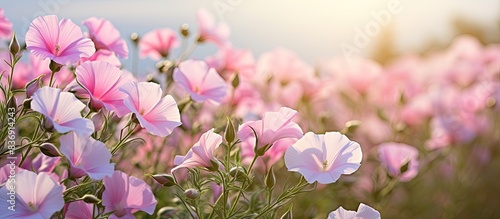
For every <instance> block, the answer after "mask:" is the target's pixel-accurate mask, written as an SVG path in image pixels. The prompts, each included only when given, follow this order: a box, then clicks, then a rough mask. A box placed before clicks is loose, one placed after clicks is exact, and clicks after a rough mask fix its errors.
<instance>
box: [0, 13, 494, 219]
mask: <svg viewBox="0 0 500 219" xmlns="http://www.w3.org/2000/svg"><path fill="white" fill-rule="evenodd" d="M197 22H198V27H199V28H198V32H197V34H195V35H194V38H191V40H192V41H193V45H198V44H203V43H213V44H215V45H216V46H217V48H218V52H217V53H216V54H214V55H212V56H209V57H206V58H205V59H204V60H195V59H190V58H189V55H190V54H189V53H190V52H191V51H181V52H180V53H179V54H178V56H177V58H175V57H174V56H175V55H176V53H175V52H176V51H175V49H176V48H178V46H179V43H180V39H178V38H179V37H178V33H176V32H175V31H174V30H172V29H169V28H160V29H156V30H152V31H151V32H149V33H146V34H144V35H143V36H142V37H139V38H137V39H135V40H137V41H136V43H137V44H136V45H137V46H138V47H139V51H138V52H139V53H140V55H141V57H142V58H147V57H149V58H151V59H154V60H159V66H161V67H160V68H159V69H158V72H154V73H152V74H151V75H153V78H154V80H145V79H142V77H137V78H136V77H135V76H134V75H133V74H132V73H130V72H129V71H127V70H126V69H123V68H121V66H122V64H121V61H122V60H123V59H126V58H128V57H132V55H129V49H128V46H127V43H126V41H125V39H123V38H122V37H121V35H120V32H119V30H117V29H116V28H115V27H114V26H113V24H112V23H111V22H110V21H108V20H106V19H105V18H96V17H91V18H88V19H86V20H84V21H82V25H83V26H85V27H86V28H87V30H88V32H87V33H84V32H83V31H82V29H81V28H80V27H79V26H78V25H76V24H75V23H74V22H73V21H71V20H69V19H66V18H63V19H59V18H58V17H57V16H55V15H47V16H42V17H38V18H36V19H35V20H33V22H32V23H31V25H30V28H29V30H28V32H27V33H26V35H25V41H26V50H27V52H24V51H22V50H19V48H18V49H17V51H15V50H16V49H12V46H11V48H10V50H5V51H4V50H3V49H2V51H0V59H2V63H0V72H4V74H3V75H2V78H1V81H0V82H1V83H0V85H2V88H4V89H2V90H0V102H2V105H5V106H8V107H14V108H15V109H16V110H15V113H14V114H15V116H16V118H17V121H18V122H17V123H16V124H15V125H16V127H18V130H22V131H17V134H18V135H23V137H22V139H21V137H19V138H18V139H16V140H15V144H16V148H15V150H16V154H15V158H16V160H15V161H16V164H17V166H18V167H15V168H14V169H15V172H16V176H15V177H16V182H17V183H16V184H13V182H12V181H11V180H10V178H9V174H10V172H11V169H12V168H11V167H10V166H9V162H10V160H9V159H10V158H9V159H7V156H6V155H7V153H8V152H6V151H4V152H2V157H0V163H2V165H3V167H2V168H1V172H0V197H1V199H2V200H1V201H0V203H1V204H0V207H2V210H1V211H0V212H1V213H0V217H2V218H51V216H54V217H58V218H97V217H109V218H135V216H137V215H139V214H141V213H138V212H139V211H142V212H145V213H144V214H149V215H152V214H154V213H155V212H156V213H157V215H158V218H160V217H161V216H162V215H163V216H165V217H169V216H174V215H176V216H177V217H181V216H191V217H195V218H212V216H215V215H218V216H219V217H230V216H231V217H238V216H243V215H244V214H251V215H254V216H262V217H264V216H270V215H273V216H276V214H277V213H278V212H280V211H279V207H281V206H282V205H284V204H285V203H286V201H285V200H287V201H288V200H290V199H291V197H295V196H296V195H297V194H299V193H300V192H303V191H305V190H307V189H308V188H309V187H314V189H316V190H322V189H324V190H326V188H328V184H334V183H335V185H338V187H341V186H342V185H345V184H346V183H351V182H354V183H352V185H353V186H352V188H355V189H356V190H358V191H366V192H367V193H370V192H371V194H373V195H372V198H367V197H366V196H363V195H359V194H354V192H353V193H352V200H353V201H352V200H351V202H349V203H353V202H356V203H360V204H359V208H358V210H357V212H355V211H349V210H345V209H344V208H342V207H341V206H340V205H341V204H342V203H337V204H339V205H337V206H340V207H338V209H337V210H335V211H332V212H331V213H330V214H329V215H328V216H327V217H328V218H364V219H370V218H381V214H380V213H379V211H378V210H376V209H373V208H372V207H370V206H368V205H366V204H363V203H368V204H370V205H371V206H374V205H375V204H377V205H376V206H381V203H383V202H382V201H381V199H382V198H384V197H387V196H389V195H390V194H391V192H392V191H393V190H395V188H396V186H397V185H398V183H400V182H401V183H405V182H410V181H412V180H413V179H414V178H415V177H418V176H419V174H421V173H419V171H420V170H421V168H423V167H425V166H426V165H428V164H429V163H431V162H432V158H429V157H424V156H423V155H422V154H428V153H433V152H435V151H438V152H440V151H441V150H442V149H450V148H453V147H455V146H457V145H464V144H472V143H473V142H474V141H475V140H476V139H478V138H479V137H481V136H482V135H488V134H489V133H492V132H494V131H495V130H494V126H493V124H492V121H491V119H496V118H495V117H492V114H493V115H498V112H499V111H500V104H498V102H497V101H500V70H499V69H500V46H498V45H496V46H495V45H493V46H487V47H483V46H482V45H480V44H479V43H478V41H476V40H475V39H474V38H471V37H467V36H462V37H460V38H458V39H457V40H456V41H455V42H454V43H453V44H452V45H451V47H450V48H449V49H448V50H446V51H443V52H437V53H435V54H432V55H430V56H427V57H419V56H405V57H402V58H399V59H396V60H395V61H394V62H392V63H390V64H389V65H387V66H381V65H380V64H378V63H377V62H375V61H372V60H368V59H364V58H357V59H353V60H349V61H347V60H344V59H343V58H341V57H337V58H332V59H329V60H325V61H322V62H320V63H319V64H318V65H317V66H316V67H313V66H311V65H309V64H308V63H306V62H305V61H303V60H301V59H300V58H299V56H298V55H297V54H295V53H294V52H292V51H290V50H288V49H285V48H277V49H274V50H272V51H269V52H266V53H264V54H262V55H260V56H259V57H258V58H255V57H254V56H253V54H252V53H251V52H250V51H249V50H245V49H239V48H235V47H234V46H233V45H232V44H231V43H230V41H229V37H230V30H229V27H228V26H227V24H225V23H224V22H216V20H215V18H214V17H213V16H212V15H211V14H210V13H209V12H208V11H207V10H205V9H200V10H199V11H198V14H197ZM11 29H12V24H11V23H10V21H9V20H8V19H6V18H5V16H4V15H3V10H2V9H0V39H10V38H11V37H12V33H11V32H12V31H11ZM180 35H181V36H182V37H183V38H184V39H182V40H188V39H190V36H193V34H190V33H189V31H188V29H186V28H184V27H183V28H181V33H180ZM18 47H19V46H18ZM192 48H195V47H192ZM188 50H189V49H188ZM23 52H24V53H25V54H24V55H26V56H29V61H25V60H20V59H18V58H19V57H20V56H21V55H22V53H23ZM27 53H29V54H27ZM3 60H5V62H4V61H3ZM9 60H16V61H15V63H14V62H10V63H9ZM14 65H15V67H14ZM149 79H151V78H149ZM9 83H10V84H9ZM5 88H10V89H5ZM13 91H16V92H13ZM4 108H5V107H3V106H2V108H1V109H4ZM5 111H6V110H5ZM4 120H6V119H2V121H0V122H2V125H4V124H7V123H4ZM25 121H27V122H25ZM33 124H34V125H33ZM335 130H336V131H335ZM304 133H305V134H304ZM24 135H26V136H24ZM6 136H7V135H1V136H0V137H2V138H3V139H0V140H1V141H4V140H6V139H7V137H6ZM351 139H353V140H355V141H353V140H351ZM415 139H418V140H415ZM11 140H12V139H11ZM6 141H7V140H6ZM486 154H487V152H486ZM481 158H482V159H483V161H485V162H487V160H488V159H487V156H482V157H481ZM274 168H276V169H279V170H281V172H288V174H289V177H288V178H291V179H292V180H291V181H293V179H296V181H298V183H297V185H296V186H294V187H286V186H289V182H288V181H285V179H276V176H275V175H278V176H283V174H282V173H280V174H275V172H276V173H278V171H274ZM286 170H288V171H286ZM156 173H164V174H156ZM10 175H12V174H10ZM148 175H149V176H151V177H149V176H148ZM342 175H348V176H342ZM288 178H287V180H288ZM367 178H369V179H371V178H374V179H375V178H376V180H374V181H370V182H369V183H366V179H367ZM153 179H154V180H155V181H156V182H158V183H160V184H161V185H163V186H165V187H170V186H173V187H171V189H172V191H170V193H168V194H170V195H172V197H173V196H174V195H175V196H176V197H178V199H180V201H172V200H171V199H172V197H164V196H165V195H164V194H162V193H160V192H161V191H162V190H161V189H165V188H163V187H160V186H158V185H157V184H154V183H153V182H154V181H153ZM259 180H260V181H263V183H260V184H259ZM276 184H280V185H282V186H283V189H282V191H281V190H280V192H281V195H276V194H274V193H276V191H278V190H274V189H275V188H276V187H277V186H276ZM311 184H312V185H311ZM318 184H319V185H318ZM259 185H260V186H261V187H262V188H261V189H257V190H252V189H254V188H255V186H259ZM252 186H253V187H252ZM11 187H13V188H14V187H15V188H16V192H15V193H14V194H13V195H14V196H13V197H15V200H16V204H15V211H11V210H5V209H9V207H10V206H11V205H10V204H9V202H5V201H4V200H9V199H12V198H11V197H10V195H9V194H10V193H9V192H10V191H11ZM338 187H337V188H338ZM238 188H239V189H238ZM352 188H351V187H349V188H346V191H350V190H349V189H352ZM169 189H170V188H169ZM173 189H179V190H181V191H182V192H183V194H184V195H181V194H180V193H179V192H176V190H173ZM247 190H248V191H247ZM262 191H265V192H263V194H260V195H259V193H261V192H262ZM310 191H312V189H311V190H310ZM246 192H248V193H246ZM273 192H274V193H273ZM200 193H201V194H200ZM264 193H265V194H264ZM203 194H210V195H211V197H210V198H209V199H210V201H207V202H202V201H198V200H199V199H201V198H205V196H204V195H203ZM273 194H274V196H273ZM349 194H351V193H349ZM250 196H251V198H250ZM264 196H267V197H266V198H265V197H264ZM327 198H328V199H332V203H336V202H334V201H333V199H335V197H327ZM193 200H196V201H193ZM254 202H259V203H265V204H263V205H258V204H255V203H254ZM158 203H162V204H167V205H166V206H157V205H158ZM203 203H210V204H207V205H204V204H203ZM169 205H172V206H175V207H174V210H172V209H169V208H168V207H169ZM179 206H181V207H182V206H184V207H185V208H184V210H183V211H182V210H179V209H180V207H179ZM241 209H243V210H244V211H243V210H242V212H238V210H241ZM289 211H290V210H289ZM207 212H209V213H207ZM214 212H216V213H214ZM324 213H326V212H324ZM285 214H291V212H287V213H285Z"/></svg>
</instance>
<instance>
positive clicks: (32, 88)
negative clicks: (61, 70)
mask: <svg viewBox="0 0 500 219" xmlns="http://www.w3.org/2000/svg"><path fill="white" fill-rule="evenodd" d="M41 77H42V76H39V77H37V78H35V79H33V80H31V81H30V82H28V83H27V84H26V86H25V87H24V90H25V92H26V98H30V97H31V96H33V94H35V92H36V91H37V90H38V89H39V88H40V78H41Z"/></svg>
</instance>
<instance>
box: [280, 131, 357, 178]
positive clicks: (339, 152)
mask: <svg viewBox="0 0 500 219" xmlns="http://www.w3.org/2000/svg"><path fill="white" fill-rule="evenodd" d="M362 157H363V153H362V152H361V147H360V146H359V144H358V143H357V142H354V141H351V140H349V139H348V138H347V137H346V136H345V135H342V134H340V133H339V132H327V133H325V134H324V135H317V134H314V133H312V132H308V133H306V134H305V135H304V137H302V138H301V139H299V140H298V141H297V142H295V144H293V145H292V146H290V147H289V148H288V149H287V150H286V152H285V165H286V167H287V168H288V171H293V172H299V173H300V174H302V175H303V176H304V178H305V179H306V180H307V182H309V183H313V182H314V181H318V183H321V184H328V183H334V182H336V181H337V180H338V179H339V178H340V175H342V174H351V173H354V171H356V170H357V169H358V168H359V166H360V163H361V159H362Z"/></svg>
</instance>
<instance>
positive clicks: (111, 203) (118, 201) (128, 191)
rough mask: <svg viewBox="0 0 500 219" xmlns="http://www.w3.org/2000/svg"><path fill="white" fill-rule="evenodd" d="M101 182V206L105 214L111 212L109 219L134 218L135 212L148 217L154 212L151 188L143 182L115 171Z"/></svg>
mask: <svg viewBox="0 0 500 219" xmlns="http://www.w3.org/2000/svg"><path fill="white" fill-rule="evenodd" d="M103 181H104V187H105V189H104V192H103V193H102V205H103V206H104V207H105V210H104V211H105V212H113V214H111V216H110V217H109V218H110V219H115V218H135V217H134V215H133V213H135V212H137V211H145V212H147V213H148V214H150V215H151V214H153V212H154V211H155V208H156V203H157V201H156V199H155V196H154V195H153V192H152V191H151V187H149V185H148V184H146V182H144V181H143V180H141V179H138V178H136V177H134V176H128V175H127V174H125V173H123V172H121V171H115V172H114V173H113V175H111V176H106V177H104V180H103Z"/></svg>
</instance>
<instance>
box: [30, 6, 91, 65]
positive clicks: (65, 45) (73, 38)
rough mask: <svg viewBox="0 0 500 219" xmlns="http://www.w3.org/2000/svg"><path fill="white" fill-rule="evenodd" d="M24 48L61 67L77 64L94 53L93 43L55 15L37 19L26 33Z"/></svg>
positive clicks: (69, 21) (80, 31)
mask: <svg viewBox="0 0 500 219" xmlns="http://www.w3.org/2000/svg"><path fill="white" fill-rule="evenodd" d="M26 48H27V49H28V50H29V51H30V52H31V53H33V54H34V55H35V56H37V57H39V58H41V59H46V58H49V59H51V60H53V61H54V62H57V63H59V64H62V65H67V64H74V63H77V62H78V61H79V60H80V58H82V57H89V56H91V55H92V54H94V52H95V48H94V43H92V41H91V40H90V39H88V38H85V37H84V36H83V33H82V30H81V29H80V27H78V26H77V25H76V24H75V23H73V22H72V21H71V20H69V19H66V18H63V19H61V21H59V19H58V18H57V16H56V15H47V16H43V17H38V18H36V19H35V20H33V22H32V23H31V25H30V28H29V30H28V32H27V33H26Z"/></svg>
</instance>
